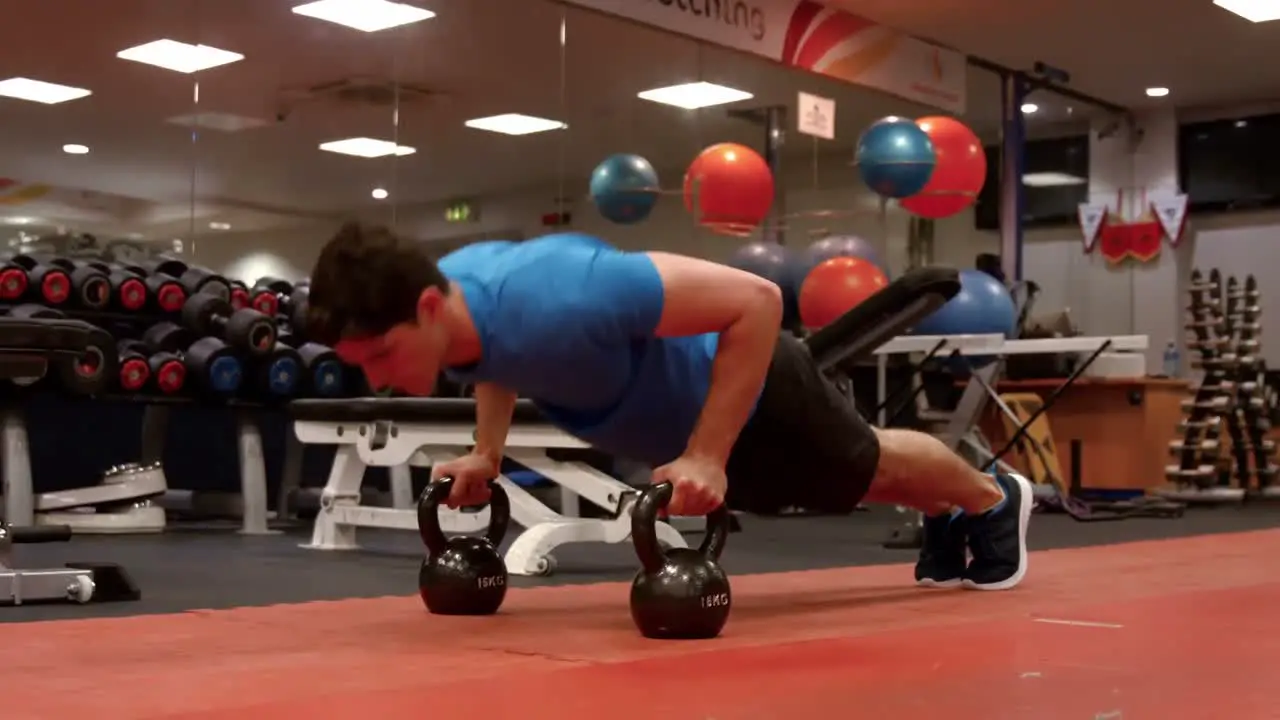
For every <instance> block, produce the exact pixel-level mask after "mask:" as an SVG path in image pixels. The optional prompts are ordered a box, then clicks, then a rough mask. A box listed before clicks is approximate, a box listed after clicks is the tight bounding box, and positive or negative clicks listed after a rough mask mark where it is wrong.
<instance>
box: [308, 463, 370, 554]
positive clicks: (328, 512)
mask: <svg viewBox="0 0 1280 720" xmlns="http://www.w3.org/2000/svg"><path fill="white" fill-rule="evenodd" d="M364 471H365V464H364V462H363V461H361V460H360V454H359V452H358V451H357V450H356V447H355V446H354V445H340V446H338V452H337V454H336V455H334V457H333V467H332V468H330V469H329V479H328V481H327V482H326V483H325V486H324V490H323V491H321V493H320V512H319V513H317V514H316V523H315V526H314V527H313V528H312V531H311V542H310V543H308V544H306V545H303V547H306V548H311V549H313V550H355V549H357V548H359V545H357V544H356V526H355V525H348V524H345V523H340V522H338V517H337V509H338V508H341V507H356V506H358V505H359V504H360V485H361V484H362V483H363V482H364Z"/></svg>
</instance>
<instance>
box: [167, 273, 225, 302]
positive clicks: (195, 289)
mask: <svg viewBox="0 0 1280 720" xmlns="http://www.w3.org/2000/svg"><path fill="white" fill-rule="evenodd" d="M178 280H179V281H180V282H181V283H182V287H183V288H184V289H185V290H186V291H187V295H189V296H190V295H199V294H201V293H204V294H205V295H216V296H217V297H220V298H222V299H223V300H226V301H227V302H231V281H230V280H227V279H226V278H224V277H222V276H221V275H219V274H218V273H216V272H214V271H212V270H210V269H209V268H202V267H188V268H187V271H186V272H184V273H182V277H180V278H178Z"/></svg>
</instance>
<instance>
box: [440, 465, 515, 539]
mask: <svg viewBox="0 0 1280 720" xmlns="http://www.w3.org/2000/svg"><path fill="white" fill-rule="evenodd" d="M452 489H453V478H451V477H443V478H440V479H439V480H436V481H434V482H432V483H430V484H428V485H427V488H426V489H425V490H423V491H422V497H421V498H420V499H419V500H418V534H419V535H420V536H422V544H423V545H426V546H427V552H429V553H430V554H432V555H439V554H440V553H442V552H444V551H445V548H446V547H447V546H448V544H449V540H448V538H446V537H445V536H444V530H442V529H441V528H440V505H441V504H442V503H443V502H444V501H445V499H446V498H448V497H449V491H450V490H452ZM510 524H511V500H510V498H508V497H507V491H506V490H504V489H502V486H501V485H499V484H498V483H497V482H494V481H493V480H490V481H489V529H488V530H487V531H486V532H485V539H486V540H488V541H489V544H490V545H492V546H494V547H495V548H496V547H498V545H500V544H502V539H503V538H505V537H506V536H507V526H508V525H510Z"/></svg>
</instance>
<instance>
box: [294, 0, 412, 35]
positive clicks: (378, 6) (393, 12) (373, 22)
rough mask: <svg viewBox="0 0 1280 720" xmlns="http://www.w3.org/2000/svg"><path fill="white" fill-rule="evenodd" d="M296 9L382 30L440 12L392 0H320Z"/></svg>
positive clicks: (361, 26) (320, 18)
mask: <svg viewBox="0 0 1280 720" xmlns="http://www.w3.org/2000/svg"><path fill="white" fill-rule="evenodd" d="M293 11H294V12H295V13H297V14H298V15H305V16H307V17H313V18H315V19H317V20H326V21H328V22H331V23H337V24H338V25H345V26H347V27H349V28H354V29H356V30H363V31H364V32H378V31H379V30H387V29H390V28H393V27H400V26H401V25H409V24H411V23H416V22H422V21H423V20H430V19H431V18H433V17H435V16H436V14H435V13H433V12H431V11H430V10H424V9H423V8H420V7H414V6H412V5H406V4H404V3H398V2H390V0H317V1H316V2H309V3H307V4H305V5H298V6H296V7H294V8H293Z"/></svg>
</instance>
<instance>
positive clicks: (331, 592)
mask: <svg viewBox="0 0 1280 720" xmlns="http://www.w3.org/2000/svg"><path fill="white" fill-rule="evenodd" d="M906 517H907V516H905V515H901V514H898V513H896V512H894V511H892V510H889V509H877V510H873V511H869V512H860V513H857V514H855V515H853V516H852V517H842V518H838V517H809V518H799V517H796V518H759V517H751V516H747V517H744V518H743V519H742V524H743V531H742V532H740V533H735V534H733V535H732V536H730V538H729V543H728V549H727V550H726V552H725V556H724V558H723V562H724V566H725V569H726V570H728V571H729V572H730V573H731V574H744V573H768V572H784V571H794V570H809V569H818V568H829V567H844V566H852V565H882V564H894V563H909V562H912V561H914V559H915V555H914V553H913V552H911V551H903V550H886V549H884V548H882V547H881V546H880V543H881V541H882V540H883V539H884V538H885V537H887V535H888V533H889V532H890V531H891V530H892V528H893V527H894V526H895V525H897V524H899V523H901V522H902V521H903V520H904V519H905V518H906ZM1275 527H1280V506H1267V505H1260V506H1251V507H1243V508H1240V507H1233V508H1207V509H1194V510H1190V511H1188V512H1187V514H1186V515H1185V516H1184V517H1183V518H1181V519H1177V520H1165V519H1142V518H1135V519H1127V520H1121V521H1115V522H1092V523H1081V522H1077V521H1075V520H1072V519H1071V518H1070V517H1067V516H1065V515H1037V516H1036V517H1035V518H1034V520H1033V523H1032V526H1031V532H1030V542H1031V545H1032V547H1033V549H1036V550H1046V549H1054V548H1068V547H1084V546H1096V545H1110V544H1117V543H1124V542H1130V541H1138V540H1152V539H1164V538H1175V537H1186V536H1191V535H1204V534H1214V533H1226V532H1240V531H1248V530H1259V529H1267V528H1275ZM308 535H309V532H308V528H305V527H299V528H296V529H293V530H289V531H286V532H283V533H281V534H279V535H273V536H266V537H248V536H242V535H239V534H237V533H236V532H235V531H234V529H223V528H219V527H214V526H210V525H198V526H189V525H181V524H176V525H171V526H170V529H169V530H168V531H167V532H166V533H164V534H162V535H148V536H121V537H83V536H82V537H79V538H76V539H75V540H74V541H72V542H71V543H69V544H55V545H22V546H18V547H17V548H16V556H17V557H16V560H17V564H18V565H19V566H22V567H40V566H42V565H43V566H60V565H62V564H63V563H65V562H68V561H98V562H114V563H119V564H120V565H123V566H124V567H125V568H126V569H127V570H128V571H129V572H130V574H132V575H133V577H134V579H135V580H136V581H137V583H138V585H139V586H140V587H141V588H142V593H143V599H142V600H141V601H139V602H133V603H121V604H102V605H72V604H42V605H25V606H21V607H2V608H0V622H24V621H35V620H53V619H70V618H86V617H95V616H107V615H111V616H125V615H141V614H154V613H174V612H185V611H190V610H201V609H218V608H230V607H241V606H254V605H274V604H280V603H297V602H307V601H313V600H337V599H344V598H354V597H380V596H387V595H412V594H413V593H414V592H415V589H416V585H417V568H418V564H419V562H420V559H421V555H422V547H421V542H420V541H419V540H418V538H417V536H416V534H415V533H409V532H396V531H364V530H362V531H361V532H360V537H361V542H362V543H363V544H364V547H363V549H362V550H361V551H358V552H351V553H325V552H318V551H314V550H305V549H303V548H301V547H299V543H301V542H304V541H305V540H306V539H307V538H308ZM1116 551H1117V552H1123V548H1122V547H1117V548H1116ZM556 557H557V560H558V570H557V572H556V574H555V575H554V576H552V577H548V578H515V579H514V580H513V585H517V586H528V585H545V584H552V585H556V584H559V585H563V584H572V583H591V582H602V581H617V580H626V579H629V578H630V577H631V576H632V575H633V574H634V572H635V569H636V559H635V555H634V552H633V551H632V549H631V546H630V544H623V545H618V546H605V545H577V546H570V547H566V548H563V549H562V550H561V551H559V552H557V554H556ZM1034 572H1035V571H1034V566H1033V569H1032V575H1031V577H1032V578H1034ZM909 581H910V576H909V570H907V569H905V568H904V570H903V583H904V584H906V583H908V582H909Z"/></svg>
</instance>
